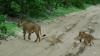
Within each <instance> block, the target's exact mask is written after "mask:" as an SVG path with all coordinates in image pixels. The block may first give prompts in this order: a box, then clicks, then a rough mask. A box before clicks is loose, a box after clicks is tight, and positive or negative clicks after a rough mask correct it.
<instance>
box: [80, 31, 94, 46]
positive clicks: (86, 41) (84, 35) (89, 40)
mask: <svg viewBox="0 0 100 56" xmlns="http://www.w3.org/2000/svg"><path fill="white" fill-rule="evenodd" d="M79 37H80V38H79V40H80V42H82V40H84V41H83V42H84V44H85V45H88V44H89V45H91V44H94V42H93V40H94V37H93V36H92V35H90V34H88V33H85V32H79Z"/></svg>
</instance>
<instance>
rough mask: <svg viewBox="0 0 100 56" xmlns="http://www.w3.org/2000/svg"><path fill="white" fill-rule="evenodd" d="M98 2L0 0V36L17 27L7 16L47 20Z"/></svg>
mask: <svg viewBox="0 0 100 56" xmlns="http://www.w3.org/2000/svg"><path fill="white" fill-rule="evenodd" d="M99 3H100V0H0V36H3V35H7V34H8V35H9V34H10V35H13V34H14V30H15V29H17V27H16V24H15V23H11V22H7V20H9V18H11V21H13V19H14V20H15V21H17V19H22V18H27V19H30V20H48V19H52V18H54V17H57V16H62V15H65V14H68V13H71V12H74V11H80V10H84V9H85V8H86V7H88V6H90V5H97V4H99ZM15 18H16V19H15ZM17 30H18V29H17ZM11 33H13V34H11ZM0 39H1V37H0Z"/></svg>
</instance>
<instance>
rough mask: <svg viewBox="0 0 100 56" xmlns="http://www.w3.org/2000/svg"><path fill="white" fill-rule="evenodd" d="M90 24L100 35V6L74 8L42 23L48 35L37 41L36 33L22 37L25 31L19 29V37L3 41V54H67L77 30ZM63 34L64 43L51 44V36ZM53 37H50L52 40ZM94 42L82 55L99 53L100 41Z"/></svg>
mask: <svg viewBox="0 0 100 56" xmlns="http://www.w3.org/2000/svg"><path fill="white" fill-rule="evenodd" d="M88 27H92V29H93V30H94V32H93V33H92V35H93V36H94V37H96V38H100V37H99V36H100V6H99V5H98V6H91V7H89V8H87V9H86V10H83V11H80V12H74V13H70V14H66V15H64V16H61V17H58V18H57V19H55V20H54V21H52V22H44V23H42V24H41V28H42V33H46V35H47V36H48V38H45V39H43V40H42V41H41V42H40V43H35V42H33V40H35V38H36V36H35V35H34V34H33V35H32V36H31V38H32V40H31V41H29V40H23V37H22V32H17V35H18V37H17V38H12V39H11V40H9V41H3V42H2V44H1V45H0V56H67V54H68V53H69V52H74V51H75V52H77V49H75V50H72V47H73V42H74V38H75V37H76V36H77V35H78V32H79V31H81V30H84V29H87V28H88ZM61 34H63V35H62V36H61V37H60V38H61V41H62V43H59V42H58V43H56V44H55V45H53V46H50V43H51V42H52V36H53V38H55V37H56V36H59V35H61ZM48 39H49V40H48ZM50 39H51V40H50ZM94 43H95V46H89V47H87V48H86V49H85V50H84V52H83V53H81V54H80V55H79V56H100V41H99V40H95V41H94Z"/></svg>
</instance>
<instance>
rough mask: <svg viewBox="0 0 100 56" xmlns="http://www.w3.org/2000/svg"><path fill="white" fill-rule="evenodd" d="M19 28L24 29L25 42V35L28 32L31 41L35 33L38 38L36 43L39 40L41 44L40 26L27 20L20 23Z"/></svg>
mask: <svg viewBox="0 0 100 56" xmlns="http://www.w3.org/2000/svg"><path fill="white" fill-rule="evenodd" d="M18 26H19V27H22V28H23V36H24V40H25V35H26V32H27V33H29V34H28V39H29V40H30V35H31V33H35V34H36V36H37V39H36V40H35V42H36V41H37V40H39V42H40V34H41V27H40V26H39V25H38V24H36V23H33V22H30V21H26V20H20V21H18Z"/></svg>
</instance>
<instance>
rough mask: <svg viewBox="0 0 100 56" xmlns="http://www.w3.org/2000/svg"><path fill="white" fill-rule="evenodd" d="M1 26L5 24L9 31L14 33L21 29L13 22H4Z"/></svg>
mask: <svg viewBox="0 0 100 56" xmlns="http://www.w3.org/2000/svg"><path fill="white" fill-rule="evenodd" d="M0 26H5V27H6V28H7V32H8V33H14V32H15V31H20V29H19V28H18V27H17V26H16V24H13V23H3V24H1V25H0Z"/></svg>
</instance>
